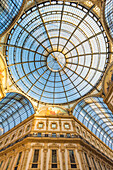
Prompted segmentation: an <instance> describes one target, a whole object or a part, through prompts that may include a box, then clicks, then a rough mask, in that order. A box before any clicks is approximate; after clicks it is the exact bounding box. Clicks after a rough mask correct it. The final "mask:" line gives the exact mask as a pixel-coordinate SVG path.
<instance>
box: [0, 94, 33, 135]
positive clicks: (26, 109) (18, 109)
mask: <svg viewBox="0 0 113 170" xmlns="http://www.w3.org/2000/svg"><path fill="white" fill-rule="evenodd" d="M32 114H34V108H33V105H32V103H31V102H30V101H29V100H28V99H27V98H26V97H25V96H23V95H22V94H20V93H15V92H10V93H7V94H6V97H4V98H3V99H2V100H1V101H0V119H1V120H2V121H1V122H0V125H1V126H2V127H3V133H5V132H7V131H8V130H10V129H12V128H13V127H14V126H16V125H17V124H19V123H21V122H22V121H23V120H25V119H26V118H28V117H29V116H31V115H32ZM6 122H7V123H6Z"/></svg>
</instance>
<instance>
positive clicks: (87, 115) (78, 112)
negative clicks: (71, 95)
mask: <svg viewBox="0 0 113 170" xmlns="http://www.w3.org/2000/svg"><path fill="white" fill-rule="evenodd" d="M73 115H74V116H75V117H76V118H77V119H78V120H79V121H80V122H81V123H83V124H84V125H85V126H86V127H87V128H88V129H89V130H90V131H91V132H93V133H94V134H95V135H96V136H97V137H98V138H100V139H101V140H102V141H103V142H104V143H105V144H106V145H108V146H109V147H110V148H111V149H113V114H112V112H111V111H110V110H109V108H108V107H107V105H106V104H105V103H104V101H103V99H102V98H100V97H89V98H85V99H83V100H81V101H80V102H79V103H78V104H77V106H76V107H75V109H74V111H73Z"/></svg>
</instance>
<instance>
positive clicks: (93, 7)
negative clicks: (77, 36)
mask: <svg viewBox="0 0 113 170" xmlns="http://www.w3.org/2000/svg"><path fill="white" fill-rule="evenodd" d="M94 7H95V5H93V6H92V7H91V8H90V9H89V10H88V12H87V13H86V14H85V16H84V17H83V18H82V19H81V21H80V22H79V24H78V25H77V27H76V28H75V29H74V31H73V33H72V34H71V35H70V37H69V39H68V40H67V42H66V44H65V45H64V47H63V49H62V52H63V50H64V48H65V47H66V45H67V44H68V42H69V40H70V39H71V37H72V36H73V34H74V33H75V32H76V30H77V29H78V28H79V26H80V24H81V23H82V22H83V21H84V20H85V18H86V17H87V16H88V14H89V12H90V11H91V10H92V9H93V8H94Z"/></svg>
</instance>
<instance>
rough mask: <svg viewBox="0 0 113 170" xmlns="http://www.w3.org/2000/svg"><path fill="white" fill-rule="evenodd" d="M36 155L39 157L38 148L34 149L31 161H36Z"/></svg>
mask: <svg viewBox="0 0 113 170" xmlns="http://www.w3.org/2000/svg"><path fill="white" fill-rule="evenodd" d="M38 157H39V150H38V149H35V151H34V157H33V163H35V162H38Z"/></svg>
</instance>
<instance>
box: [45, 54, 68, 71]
mask: <svg viewBox="0 0 113 170" xmlns="http://www.w3.org/2000/svg"><path fill="white" fill-rule="evenodd" d="M65 64H66V59H65V56H64V54H62V53H61V52H52V53H50V54H49V55H48V57H47V66H48V68H49V69H50V70H51V71H55V72H57V71H60V70H61V69H63V68H64V66H65Z"/></svg>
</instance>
